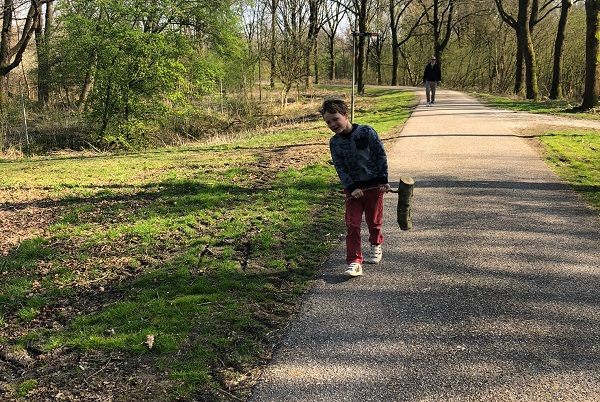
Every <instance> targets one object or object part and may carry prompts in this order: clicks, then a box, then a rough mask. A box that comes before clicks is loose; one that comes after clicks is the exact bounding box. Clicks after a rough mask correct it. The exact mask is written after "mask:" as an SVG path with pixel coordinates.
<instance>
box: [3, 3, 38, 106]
mask: <svg viewBox="0 0 600 402" xmlns="http://www.w3.org/2000/svg"><path fill="white" fill-rule="evenodd" d="M41 4H42V3H41V1H40V0H32V1H31V5H30V6H29V11H28V12H27V15H26V16H25V25H24V26H23V29H22V31H21V37H20V38H19V39H18V40H17V41H16V43H15V44H14V46H12V47H11V45H12V43H13V42H15V41H13V39H14V38H13V36H14V34H13V31H12V28H13V26H14V24H13V11H14V7H15V4H14V0H4V5H3V6H2V32H1V33H0V106H1V105H2V104H3V103H4V101H5V99H6V96H7V95H8V74H9V73H10V72H11V71H12V70H13V69H15V68H16V67H18V66H19V64H21V60H22V59H23V54H24V53H25V49H26V48H27V45H28V44H29V41H30V40H31V37H32V36H33V33H34V31H35V29H36V27H37V24H38V23H39V18H38V14H39V11H40V8H41Z"/></svg>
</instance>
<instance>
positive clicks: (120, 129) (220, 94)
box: [0, 0, 600, 147]
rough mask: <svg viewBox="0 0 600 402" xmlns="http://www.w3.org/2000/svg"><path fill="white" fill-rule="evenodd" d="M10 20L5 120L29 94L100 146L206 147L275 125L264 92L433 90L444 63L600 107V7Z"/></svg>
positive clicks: (201, 2)
mask: <svg viewBox="0 0 600 402" xmlns="http://www.w3.org/2000/svg"><path fill="white" fill-rule="evenodd" d="M0 11H1V15H2V32H1V37H0V111H1V112H2V114H1V116H2V117H3V119H4V120H6V121H9V120H10V119H11V118H12V117H11V116H13V114H14V113H13V112H14V110H11V111H10V114H9V107H8V105H9V104H11V102H10V101H11V99H12V100H14V99H16V98H17V97H18V96H19V94H23V93H25V97H26V98H28V99H29V101H30V102H31V101H32V100H33V101H35V102H36V103H37V106H38V107H40V108H41V110H54V111H55V110H61V109H62V110H67V111H69V113H76V114H78V115H79V116H81V117H82V118H83V119H84V122H85V125H86V127H88V128H89V132H90V135H91V137H90V138H93V140H94V141H93V142H94V144H96V145H97V146H109V145H111V144H112V145H114V146H117V147H136V146H140V145H143V144H144V142H145V141H147V140H148V138H150V137H153V136H156V135H159V136H160V134H159V133H160V132H163V131H165V130H167V129H168V130H169V131H171V132H179V133H180V134H179V135H183V136H185V137H191V138H198V137H200V136H203V135H206V132H205V130H204V129H203V127H206V126H207V125H210V123H211V121H213V120H214V121H216V120H218V116H217V115H218V113H216V114H215V112H219V111H220V112H223V111H225V110H226V111H227V112H228V119H229V121H230V122H229V125H231V124H232V122H233V121H236V120H237V121H243V120H244V119H246V118H247V117H248V116H252V115H260V114H261V113H262V112H261V111H260V106H259V105H260V103H261V101H262V100H263V99H262V98H263V91H264V88H265V86H263V85H262V84H263V83H264V84H265V85H266V88H268V87H270V88H271V89H277V90H280V99H279V101H278V102H279V105H280V107H285V106H286V103H287V102H288V100H289V96H290V93H291V92H292V91H296V92H297V93H299V92H300V91H304V90H310V89H311V88H312V87H313V85H315V84H319V83H323V82H346V83H347V82H348V81H349V80H350V79H351V78H352V77H353V76H355V80H356V84H357V88H358V91H359V92H363V91H364V87H365V85H366V84H367V83H372V84H380V85H418V84H420V82H421V76H422V71H423V68H424V65H425V63H426V62H427V60H428V59H429V56H430V55H435V56H436V57H437V59H438V63H439V64H440V65H441V67H442V70H443V84H444V85H446V86H448V87H453V88H457V89H474V90H482V91H489V92H495V93H514V94H517V95H519V96H524V97H526V98H527V99H539V98H541V97H548V98H550V99H567V100H570V101H572V102H573V103H575V105H576V106H577V108H578V109H581V110H588V109H591V108H593V107H596V106H597V105H598V96H599V95H600V93H599V88H600V83H599V81H600V77H599V73H600V71H599V69H600V67H599V64H600V63H599V59H600V49H599V39H598V38H600V22H599V18H598V17H599V15H600V0H308V1H307V0H195V1H189V0H128V1H122V0H102V1H98V0H2V4H1V5H0ZM353 69H354V70H353ZM353 73H354V74H353ZM256 98H258V99H256ZM211 119H212V120H211ZM7 127H9V124H3V125H1V126H0V130H4V131H5V132H6V130H8V128H7ZM2 134H5V133H2Z"/></svg>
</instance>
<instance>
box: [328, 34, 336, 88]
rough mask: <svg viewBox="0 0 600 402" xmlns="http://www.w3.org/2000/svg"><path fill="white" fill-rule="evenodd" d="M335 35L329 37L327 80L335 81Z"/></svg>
mask: <svg viewBox="0 0 600 402" xmlns="http://www.w3.org/2000/svg"><path fill="white" fill-rule="evenodd" d="M334 46H335V35H331V36H330V37H329V79H330V80H331V81H333V80H334V79H335V47H334Z"/></svg>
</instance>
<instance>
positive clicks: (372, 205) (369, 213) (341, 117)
mask: <svg viewBox="0 0 600 402" xmlns="http://www.w3.org/2000/svg"><path fill="white" fill-rule="evenodd" d="M320 112H321V115H322V116H323V120H325V123H326V124H327V127H329V129H330V130H331V131H333V132H334V134H335V135H334V136H333V137H331V139H330V140H329V148H330V150H331V158H332V160H333V166H334V167H335V170H336V172H337V174H338V176H339V178H340V181H341V182H342V185H343V186H344V192H345V193H346V215H345V220H346V263H347V264H348V266H347V267H346V271H345V272H344V274H345V275H346V276H360V275H362V273H363V272H362V263H363V254H362V249H361V237H360V227H361V223H362V217H363V214H364V215H365V221H366V224H367V227H368V228H369V243H370V248H369V253H368V255H367V257H366V258H365V259H364V262H366V263H369V264H377V263H378V262H379V261H381V256H382V251H381V244H382V243H383V235H382V234H381V226H382V224H383V194H384V193H387V192H388V191H390V185H389V183H388V165H387V156H386V153H385V150H384V148H383V144H382V142H381V139H380V138H379V136H378V135H377V132H376V131H375V130H374V129H373V128H372V127H371V126H367V125H363V124H352V122H351V121H350V120H349V116H348V105H347V104H346V102H344V101H343V100H341V99H326V100H325V101H324V102H323V106H322V107H321V110H320Z"/></svg>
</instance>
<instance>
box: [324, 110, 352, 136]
mask: <svg viewBox="0 0 600 402" xmlns="http://www.w3.org/2000/svg"><path fill="white" fill-rule="evenodd" d="M323 120H325V123H327V127H329V129H330V130H331V131H333V132H334V133H336V134H342V133H346V132H349V131H350V130H352V124H351V123H350V120H349V117H348V114H345V115H343V114H341V113H329V112H325V113H324V114H323Z"/></svg>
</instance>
